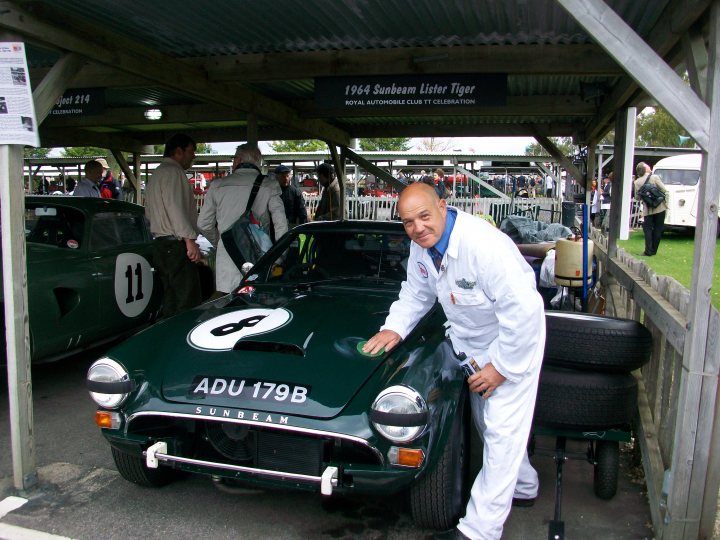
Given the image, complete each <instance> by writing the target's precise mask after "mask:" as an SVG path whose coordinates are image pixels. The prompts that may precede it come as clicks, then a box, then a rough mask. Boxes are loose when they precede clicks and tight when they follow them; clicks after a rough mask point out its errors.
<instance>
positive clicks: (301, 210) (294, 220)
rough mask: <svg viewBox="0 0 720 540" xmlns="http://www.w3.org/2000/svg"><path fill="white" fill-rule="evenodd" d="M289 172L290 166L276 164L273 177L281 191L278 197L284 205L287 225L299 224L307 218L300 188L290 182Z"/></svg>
mask: <svg viewBox="0 0 720 540" xmlns="http://www.w3.org/2000/svg"><path fill="white" fill-rule="evenodd" d="M291 173H292V171H291V170H290V167H288V166H286V165H278V166H277V167H275V177H276V178H277V181H278V184H280V190H281V191H282V194H281V195H280V198H281V199H282V201H283V204H284V205H285V216H286V217H287V221H288V227H294V226H295V225H301V224H302V223H306V222H307V220H308V217H307V209H306V208H305V199H304V198H303V195H302V193H301V192H300V189H299V188H298V187H297V186H294V185H292V184H291V183H290V174H291Z"/></svg>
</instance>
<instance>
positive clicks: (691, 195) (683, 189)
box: [653, 154, 720, 232]
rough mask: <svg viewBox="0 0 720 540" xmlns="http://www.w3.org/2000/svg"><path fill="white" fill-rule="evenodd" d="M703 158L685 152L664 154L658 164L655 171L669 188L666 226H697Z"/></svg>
mask: <svg viewBox="0 0 720 540" xmlns="http://www.w3.org/2000/svg"><path fill="white" fill-rule="evenodd" d="M701 158H702V156H701V155H700V154H685V155H682V156H672V157H667V158H663V159H661V160H660V161H658V162H657V163H656V164H655V168H654V169H653V174H656V175H658V176H659V177H660V179H661V180H662V181H663V184H665V187H667V190H668V200H667V207H668V209H667V213H666V214H665V226H666V227H678V228H694V227H695V225H696V223H697V213H698V196H699V190H698V187H699V182H700V160H701ZM719 232H720V231H719Z"/></svg>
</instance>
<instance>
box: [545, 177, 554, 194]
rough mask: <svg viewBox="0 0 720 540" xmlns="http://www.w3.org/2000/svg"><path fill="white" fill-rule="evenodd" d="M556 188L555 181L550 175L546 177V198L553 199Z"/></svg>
mask: <svg viewBox="0 0 720 540" xmlns="http://www.w3.org/2000/svg"><path fill="white" fill-rule="evenodd" d="M554 187H555V181H554V180H553V177H552V176H550V175H549V174H547V175H545V196H546V197H552V195H553V188H554Z"/></svg>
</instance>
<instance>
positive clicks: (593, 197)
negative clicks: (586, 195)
mask: <svg viewBox="0 0 720 540" xmlns="http://www.w3.org/2000/svg"><path fill="white" fill-rule="evenodd" d="M599 214H600V192H599V191H598V186H597V179H593V181H592V185H591V188H590V223H592V224H593V225H594V226H595V227H599V226H600V219H599V217H598V215H599Z"/></svg>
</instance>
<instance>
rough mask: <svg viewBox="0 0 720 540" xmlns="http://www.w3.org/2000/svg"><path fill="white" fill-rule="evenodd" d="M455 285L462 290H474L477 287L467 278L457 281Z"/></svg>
mask: <svg viewBox="0 0 720 540" xmlns="http://www.w3.org/2000/svg"><path fill="white" fill-rule="evenodd" d="M455 284H456V285H457V286H458V287H460V288H461V289H472V288H473V287H474V286H475V282H474V281H468V280H466V279H465V278H462V279H458V280H455Z"/></svg>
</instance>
